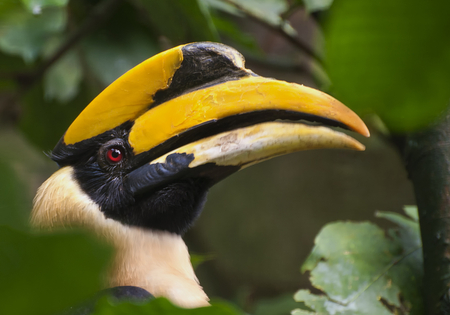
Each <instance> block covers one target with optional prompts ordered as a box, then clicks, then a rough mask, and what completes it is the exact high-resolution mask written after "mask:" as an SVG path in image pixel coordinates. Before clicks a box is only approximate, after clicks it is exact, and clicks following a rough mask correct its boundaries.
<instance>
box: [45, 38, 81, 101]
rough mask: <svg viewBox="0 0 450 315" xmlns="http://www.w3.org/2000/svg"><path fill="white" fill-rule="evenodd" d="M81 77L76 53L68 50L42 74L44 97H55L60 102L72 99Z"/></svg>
mask: <svg viewBox="0 0 450 315" xmlns="http://www.w3.org/2000/svg"><path fill="white" fill-rule="evenodd" d="M57 42H60V41H57ZM82 77H83V72H82V67H81V63H80V61H79V59H78V55H77V53H76V52H75V51H74V50H69V51H68V52H67V53H66V54H64V55H63V56H62V57H61V58H60V59H59V60H57V61H56V62H55V63H54V64H53V65H52V66H51V67H50V69H48V70H47V72H46V73H45V75H44V89H45V97H46V99H48V100H53V99H56V100H58V101H60V102H67V101H69V100H71V99H73V98H74V97H75V96H76V94H77V93H78V88H79V84H80V81H81V79H82Z"/></svg>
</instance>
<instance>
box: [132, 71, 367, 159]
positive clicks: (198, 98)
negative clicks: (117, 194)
mask: <svg viewBox="0 0 450 315" xmlns="http://www.w3.org/2000/svg"><path fill="white" fill-rule="evenodd" d="M267 109H281V110H292V111H297V112H302V113H306V114H312V115H317V116H321V117H324V118H329V119H333V120H336V121H340V122H342V123H344V124H345V125H347V126H348V127H349V128H350V129H353V130H354V131H356V132H359V133H361V134H363V135H366V136H368V134H369V132H368V130H367V127H366V126H365V125H364V123H363V122H362V120H361V119H360V118H359V117H358V116H357V115H356V114H355V113H354V112H352V111H351V110H350V109H348V108H347V107H346V106H345V105H343V104H342V103H340V102H339V101H337V100H336V99H334V98H333V97H331V96H329V95H327V94H325V93H323V92H320V91H318V90H315V89H312V88H308V87H305V86H302V85H298V84H292V83H287V82H284V81H277V80H273V79H267V78H263V77H247V78H243V79H240V80H235V81H228V82H225V83H221V84H218V85H215V86H211V87H209V88H205V89H201V90H197V91H194V92H191V93H188V94H185V95H181V96H179V97H177V98H175V99H172V100H170V101H168V102H166V103H164V104H161V105H159V106H157V107H155V108H153V109H151V110H149V111H148V112H146V113H144V114H143V115H142V116H141V117H139V118H137V119H136V121H135V124H134V126H133V127H132V129H131V131H130V135H129V142H130V144H131V146H132V147H133V151H134V153H135V154H139V153H142V152H145V151H147V150H149V149H151V148H153V147H154V146H156V145H158V144H161V143H162V142H164V141H166V140H167V139H169V138H171V137H173V136H176V135H177V134H180V133H182V132H183V131H186V130H187V129H189V128H191V127H194V126H196V125H198V124H201V123H204V122H207V121H211V120H214V119H221V118H224V117H227V116H231V115H236V114H240V113H247V112H252V111H257V110H267Z"/></svg>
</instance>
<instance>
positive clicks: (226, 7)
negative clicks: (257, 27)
mask: <svg viewBox="0 0 450 315" xmlns="http://www.w3.org/2000/svg"><path fill="white" fill-rule="evenodd" d="M203 1H204V2H205V3H206V4H207V5H208V6H210V7H212V8H215V9H218V10H222V11H225V12H227V13H231V14H235V15H238V16H243V15H244V14H247V15H250V16H254V17H256V18H258V19H259V20H262V21H264V22H266V23H267V24H269V25H272V26H274V27H280V28H281V29H283V31H285V32H286V33H288V34H290V35H292V36H294V35H296V34H297V32H296V31H295V29H294V28H292V26H291V25H290V24H289V22H288V21H286V20H284V19H282V18H281V17H280V15H281V14H283V13H284V12H286V11H287V10H288V8H289V5H288V2H287V1H285V0H241V1H236V0H203Z"/></svg>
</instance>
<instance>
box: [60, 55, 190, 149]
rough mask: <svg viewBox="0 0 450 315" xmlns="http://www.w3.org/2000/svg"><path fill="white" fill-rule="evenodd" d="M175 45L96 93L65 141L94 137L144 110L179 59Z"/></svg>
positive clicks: (169, 77)
mask: <svg viewBox="0 0 450 315" xmlns="http://www.w3.org/2000/svg"><path fill="white" fill-rule="evenodd" d="M182 47H183V46H178V47H175V48H172V49H169V50H167V51H165V52H162V53H160V54H157V55H155V56H153V57H152V58H150V59H147V60H146V61H144V62H142V63H141V64H139V65H138V66H136V67H134V68H133V69H131V70H129V71H128V72H127V73H125V74H124V75H122V76H121V77H120V78H118V79H117V80H116V81H114V82H113V83H111V85H109V86H108V87H107V88H106V89H105V90H104V91H103V92H102V93H100V94H99V95H98V96H97V97H96V98H95V99H94V100H93V101H92V102H91V103H90V104H89V105H88V106H87V107H86V108H85V109H84V110H83V111H82V112H81V114H80V115H79V116H78V117H77V118H76V119H75V121H74V122H73V123H72V125H70V127H69V129H68V130H67V132H66V134H65V135H64V142H65V143H66V144H74V143H77V142H80V141H82V140H86V139H89V138H92V137H95V136H97V135H99V134H101V133H103V132H105V131H108V130H110V129H113V128H115V127H117V126H119V125H121V124H123V123H124V122H126V121H133V120H134V119H136V117H138V116H139V115H141V114H142V113H143V112H145V111H146V110H147V109H148V107H149V106H150V105H151V103H152V102H153V96H154V95H155V93H156V92H157V91H158V90H161V89H166V88H167V87H168V86H169V85H170V82H171V79H172V77H173V75H174V74H175V71H176V70H177V69H178V68H179V67H180V65H181V62H182V61H183V53H182V51H181V48H182Z"/></svg>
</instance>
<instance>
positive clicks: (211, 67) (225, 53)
mask: <svg viewBox="0 0 450 315" xmlns="http://www.w3.org/2000/svg"><path fill="white" fill-rule="evenodd" d="M181 50H182V52H183V61H182V62H181V65H180V68H178V69H177V71H176V72H175V74H174V76H173V78H172V82H171V83H170V86H169V87H168V88H167V89H165V90H159V91H158V92H156V94H155V96H154V98H153V99H154V103H153V104H152V105H151V107H150V108H152V107H155V106H157V105H159V104H162V103H164V102H167V101H168V100H170V99H172V98H175V97H177V96H180V95H181V94H186V93H189V92H192V91H194V90H198V89H201V88H205V87H207V86H213V85H216V84H220V83H223V82H226V81H232V80H238V79H239V78H242V77H245V76H250V75H255V74H254V73H253V72H251V71H250V70H246V69H244V68H241V67H239V64H240V63H241V64H242V65H243V64H244V57H243V56H242V55H241V54H240V53H239V52H238V51H236V50H234V49H233V48H231V47H228V46H226V45H223V44H218V43H207V42H205V43H195V44H189V45H186V46H184V47H183V48H182V49H181Z"/></svg>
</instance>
